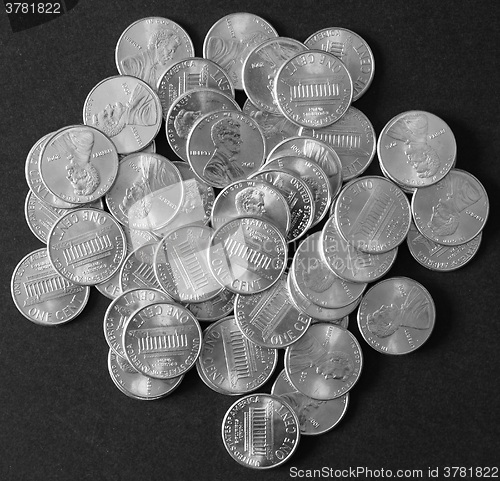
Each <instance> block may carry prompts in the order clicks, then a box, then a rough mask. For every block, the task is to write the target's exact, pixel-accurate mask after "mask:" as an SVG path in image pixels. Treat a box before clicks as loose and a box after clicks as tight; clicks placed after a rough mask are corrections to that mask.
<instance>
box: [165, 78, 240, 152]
mask: <svg viewBox="0 0 500 481" xmlns="http://www.w3.org/2000/svg"><path fill="white" fill-rule="evenodd" d="M219 110H234V111H238V112H239V111H240V110H241V109H240V106H239V105H238V103H237V102H236V100H234V98H232V97H230V96H229V95H228V94H225V93H223V92H221V91H220V90H216V89H209V88H203V89H202V88H200V89H197V90H189V91H188V92H185V93H183V94H182V95H180V96H179V97H178V98H177V99H175V100H174V101H173V103H172V105H171V106H170V109H169V110H168V112H167V115H166V123H165V132H166V135H167V141H168V144H169V145H170V148H171V149H172V150H173V151H174V152H175V153H176V154H177V156H178V157H179V158H181V159H182V160H185V161H187V160H188V153H187V142H188V137H189V133H190V132H191V130H192V129H193V127H194V124H195V122H196V121H197V120H198V119H199V118H200V117H202V116H203V115H205V114H209V113H211V112H216V111H219Z"/></svg>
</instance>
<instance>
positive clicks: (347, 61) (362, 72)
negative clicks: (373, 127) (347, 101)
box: [304, 27, 375, 102]
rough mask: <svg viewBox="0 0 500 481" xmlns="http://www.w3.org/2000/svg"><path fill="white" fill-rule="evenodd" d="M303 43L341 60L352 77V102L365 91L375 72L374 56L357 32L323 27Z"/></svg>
mask: <svg viewBox="0 0 500 481" xmlns="http://www.w3.org/2000/svg"><path fill="white" fill-rule="evenodd" d="M304 44H305V45H306V46H307V47H308V48H310V49H318V50H324V51H325V52H329V53H331V54H333V55H335V56H336V57H337V58H338V59H339V60H341V61H342V63H343V64H344V65H345V66H346V67H347V70H348V71H349V73H350V75H351V78H352V88H353V95H352V100H353V102H354V101H355V100H358V99H359V98H360V97H361V96H362V95H363V94H364V93H365V92H366V90H367V89H368V87H369V86H370V84H371V83H372V80H373V76H374V74H375V58H374V57H373V53H372V51H371V49H370V47H369V46H368V44H367V43H366V42H365V41H364V40H363V39H362V38H361V37H360V36H359V35H358V34H357V33H355V32H353V31H351V30H347V29H346V28H336V27H334V28H324V29H322V30H320V31H318V32H316V33H313V34H312V35H311V36H310V37H309V38H307V40H306V41H305V42H304Z"/></svg>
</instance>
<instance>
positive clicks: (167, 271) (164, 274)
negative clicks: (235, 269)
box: [154, 225, 222, 302]
mask: <svg viewBox="0 0 500 481" xmlns="http://www.w3.org/2000/svg"><path fill="white" fill-rule="evenodd" d="M213 232H214V231H213V229H212V228H211V227H208V226H201V225H186V226H183V227H179V228H177V229H175V230H173V231H172V232H170V233H168V234H166V235H165V237H164V238H163V239H162V240H161V241H160V243H159V244H158V248H157V249H156V251H155V255H154V271H155V274H156V279H157V280H158V282H159V283H160V286H161V288H162V289H163V290H164V291H165V292H167V293H168V294H169V295H170V296H171V297H172V298H173V299H174V300H176V301H180V302H203V301H207V300H209V299H212V298H213V297H215V296H216V295H217V294H219V293H220V292H221V290H222V286H221V285H220V284H219V282H218V281H217V280H216V278H215V277H214V276H213V275H212V272H211V271H210V268H209V266H208V256H209V250H210V248H211V244H210V240H211V237H212V234H213Z"/></svg>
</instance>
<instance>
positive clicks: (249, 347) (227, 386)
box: [196, 317, 278, 395]
mask: <svg viewBox="0 0 500 481" xmlns="http://www.w3.org/2000/svg"><path fill="white" fill-rule="evenodd" d="M277 362H278V352H277V350H276V349H272V348H268V347H262V346H259V345H257V344H255V343H253V342H251V341H249V340H248V339H247V338H246V337H245V336H244V335H243V333H242V332H241V330H240V328H239V327H238V325H237V323H236V321H235V319H234V317H227V318H225V319H221V320H220V321H217V322H215V323H213V324H210V326H208V327H207V329H206V330H205V332H204V333H203V342H202V348H201V353H200V356H199V358H198V361H197V363H196V368H197V370H198V373H199V374H200V377H201V378H202V380H203V381H204V383H205V384H206V385H207V386H208V387H209V388H210V389H213V390H214V391H217V392H219V393H221V394H226V395H241V394H246V393H249V392H252V391H255V390H257V389H259V388H260V387H261V386H263V385H264V384H265V383H266V382H267V381H268V380H269V378H270V377H271V376H272V374H273V372H274V370H275V368H276V364H277Z"/></svg>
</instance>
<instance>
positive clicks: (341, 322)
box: [311, 299, 361, 329]
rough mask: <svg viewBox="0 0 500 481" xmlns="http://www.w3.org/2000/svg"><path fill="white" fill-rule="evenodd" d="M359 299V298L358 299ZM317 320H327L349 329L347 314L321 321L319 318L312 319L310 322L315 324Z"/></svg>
mask: <svg viewBox="0 0 500 481" xmlns="http://www.w3.org/2000/svg"><path fill="white" fill-rule="evenodd" d="M358 300H361V299H358ZM318 322H329V323H331V324H335V325H336V326H340V327H343V328H344V329H349V315H346V316H344V317H342V318H341V319H331V320H327V321H322V320H321V319H313V320H312V321H311V324H316V323H318Z"/></svg>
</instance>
